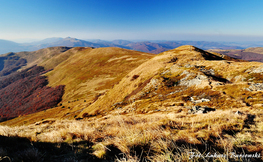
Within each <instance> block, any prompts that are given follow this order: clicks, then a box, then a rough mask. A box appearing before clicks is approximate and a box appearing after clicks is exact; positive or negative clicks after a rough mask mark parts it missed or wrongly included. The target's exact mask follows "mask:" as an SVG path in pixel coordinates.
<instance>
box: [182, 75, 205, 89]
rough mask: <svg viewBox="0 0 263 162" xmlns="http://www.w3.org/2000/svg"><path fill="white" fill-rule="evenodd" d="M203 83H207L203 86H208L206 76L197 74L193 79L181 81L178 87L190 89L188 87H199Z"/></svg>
mask: <svg viewBox="0 0 263 162" xmlns="http://www.w3.org/2000/svg"><path fill="white" fill-rule="evenodd" d="M204 82H207V83H206V84H204V85H203V86H207V85H208V78H207V76H205V75H200V74H198V75H197V76H196V77H195V78H194V79H191V80H187V78H186V77H185V78H183V79H181V80H180V83H179V85H184V86H187V87H190V86H198V85H201V84H202V83H204Z"/></svg>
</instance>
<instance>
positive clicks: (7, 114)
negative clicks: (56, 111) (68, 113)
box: [0, 66, 64, 121]
mask: <svg viewBox="0 0 263 162" xmlns="http://www.w3.org/2000/svg"><path fill="white" fill-rule="evenodd" d="M45 72H46V71H45V69H44V68H43V67H40V66H33V67H31V68H28V69H26V70H23V71H21V72H15V73H13V74H10V75H8V76H6V77H4V78H2V79H1V78H0V121H1V120H2V121H3V120H7V119H11V118H14V117H17V116H19V115H25V114H31V113H35V112H38V111H42V110H46V109H49V108H51V107H54V106H56V105H57V104H58V103H59V102H60V101H61V99H62V96H63V93H64V86H63V85H60V86H57V87H55V88H52V87H48V86H47V84H48V80H47V78H46V77H45V76H40V74H43V73H45Z"/></svg>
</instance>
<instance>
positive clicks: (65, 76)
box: [2, 47, 154, 125]
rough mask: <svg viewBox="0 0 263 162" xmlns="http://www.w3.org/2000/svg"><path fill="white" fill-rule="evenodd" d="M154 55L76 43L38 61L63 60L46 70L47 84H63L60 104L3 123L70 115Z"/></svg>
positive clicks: (48, 64) (30, 121)
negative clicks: (94, 47)
mask: <svg viewBox="0 0 263 162" xmlns="http://www.w3.org/2000/svg"><path fill="white" fill-rule="evenodd" d="M153 56H154V55H153V54H147V53H143V52H138V51H132V50H126V49H121V48H116V47H109V48H97V49H92V48H87V47H76V48H72V49H70V50H68V51H66V52H64V53H61V54H59V55H56V56H54V57H52V58H50V59H49V60H47V61H45V62H41V63H40V65H43V66H46V67H48V66H53V65H52V63H54V62H56V60H58V61H60V60H64V61H62V62H61V63H60V64H59V65H58V66H56V67H55V68H54V69H53V70H52V71H50V72H48V73H47V74H45V75H46V76H47V78H48V81H49V85H48V86H52V87H56V86H58V85H65V93H64V95H63V99H62V102H61V103H60V104H59V106H58V107H56V108H53V109H49V110H46V111H45V112H39V113H35V114H30V115H28V116H23V117H20V118H16V119H13V120H10V121H7V122H5V123H2V124H7V125H9V124H11V125H16V124H18V123H19V124H23V122H24V121H26V122H28V123H34V122H35V121H39V120H41V119H45V118H67V119H72V118H74V116H76V115H78V114H79V113H80V111H82V109H84V108H85V107H87V106H88V105H89V104H91V103H92V102H94V100H96V99H97V98H98V97H99V96H100V95H102V94H103V93H105V92H106V91H107V90H108V89H111V88H112V87H113V86H114V85H115V84H116V83H118V82H119V81H120V80H121V79H122V78H123V77H124V76H125V75H126V74H127V73H129V72H130V71H131V70H133V69H134V68H136V67H138V66H139V65H140V64H142V63H143V62H145V61H147V60H149V59H150V58H152V57H153ZM54 65H55V64H54Z"/></svg>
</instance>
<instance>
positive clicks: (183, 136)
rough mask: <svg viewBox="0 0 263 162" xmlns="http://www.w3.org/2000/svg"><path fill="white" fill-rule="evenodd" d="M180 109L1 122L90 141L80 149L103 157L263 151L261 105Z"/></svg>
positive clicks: (0, 131)
mask: <svg viewBox="0 0 263 162" xmlns="http://www.w3.org/2000/svg"><path fill="white" fill-rule="evenodd" d="M179 109H180V110H179ZM174 110H175V111H173V112H167V113H165V112H159V113H153V114H143V115H142V114H130V115H108V116H104V117H102V118H90V119H89V120H88V121H84V120H83V121H70V120H52V119H50V120H44V121H42V122H39V123H35V124H32V125H28V126H20V127H7V126H0V135H3V136H9V137H26V138H29V139H30V140H31V141H34V142H37V141H38V142H52V143H63V142H66V143H70V144H72V145H73V146H74V143H75V142H81V141H86V142H88V143H90V145H88V146H87V145H85V146H84V145H83V146H82V148H80V149H90V150H92V151H91V153H90V154H91V155H92V156H96V157H97V158H98V159H106V160H109V159H115V161H174V160H180V161H192V160H193V161H199V160H203V159H202V157H199V158H198V157H195V158H194V159H191V160H190V159H189V158H190V154H189V152H195V153H196V154H198V153H199V154H200V153H201V154H203V155H206V154H207V153H208V152H211V153H218V154H226V155H227V154H228V155H229V156H228V157H226V158H222V157H221V158H212V159H213V160H216V159H217V160H218V161H229V160H231V161H238V160H243V161H246V159H238V158H233V157H232V158H231V157H230V154H229V153H231V152H235V153H236V154H244V153H250V154H252V153H256V152H257V153H261V155H262V153H263V146H262V145H263V141H262V131H263V119H262V116H263V111H261V110H252V109H249V108H242V109H232V110H224V111H223V110H218V111H216V112H210V113H207V114H199V115H190V114H187V110H182V108H180V107H177V108H175V109H174ZM236 111H239V112H240V113H239V114H238V113H235V112H236ZM78 147H79V146H78ZM228 158H230V159H228ZM206 160H209V158H208V159H206ZM210 160H211V159H210ZM250 160H251V161H253V160H256V161H260V160H261V161H262V160H263V159H262V157H261V159H260V158H254V159H253V158H252V159H250Z"/></svg>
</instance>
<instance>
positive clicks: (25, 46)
mask: <svg viewBox="0 0 263 162" xmlns="http://www.w3.org/2000/svg"><path fill="white" fill-rule="evenodd" d="M181 45H193V46H196V47H199V48H202V49H205V50H207V49H224V50H226V49H227V50H228V49H243V47H240V46H238V45H226V44H222V43H217V42H208V41H136V42H135V41H128V40H113V41H105V40H100V39H91V40H80V39H77V38H71V37H67V38H60V37H54V38H47V39H44V40H41V41H38V42H32V43H15V42H12V41H8V40H0V54H4V53H8V52H20V51H35V50H39V49H42V48H47V47H55V46H67V47H95V48H99V47H120V48H125V49H131V50H137V51H141V52H149V53H154V54H158V53H161V52H164V51H167V50H170V49H174V48H177V47H179V46H181Z"/></svg>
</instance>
